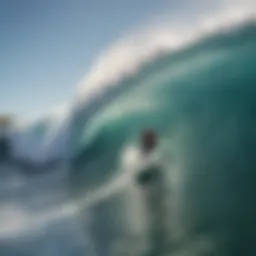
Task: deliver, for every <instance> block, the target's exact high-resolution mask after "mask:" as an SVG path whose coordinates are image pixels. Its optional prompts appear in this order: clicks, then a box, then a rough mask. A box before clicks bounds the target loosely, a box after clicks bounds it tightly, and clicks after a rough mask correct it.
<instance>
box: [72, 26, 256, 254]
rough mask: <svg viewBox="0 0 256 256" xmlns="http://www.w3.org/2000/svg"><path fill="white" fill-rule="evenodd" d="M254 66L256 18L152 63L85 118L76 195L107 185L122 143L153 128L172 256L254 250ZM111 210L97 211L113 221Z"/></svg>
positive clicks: (74, 186) (79, 117) (76, 161)
mask: <svg viewBox="0 0 256 256" xmlns="http://www.w3.org/2000/svg"><path fill="white" fill-rule="evenodd" d="M255 67H256V24H255V22H254V21H252V22H250V23H248V24H246V25H244V26H242V27H239V28H236V29H233V30H230V31H229V32H225V33H219V34H215V35H213V36H210V37H208V38H205V39H204V40H202V41H199V42H197V43H194V44H193V45H190V46H189V47H187V48H186V49H183V50H180V51H177V52H175V53H170V54H164V55H161V57H159V58H158V59H155V60H154V61H151V62H148V63H146V64H144V66H143V67H142V68H141V69H140V71H139V72H138V73H136V74H134V75H133V76H132V75H131V76H129V77H128V78H126V79H124V80H122V81H121V82H119V84H117V85H116V86H115V88H119V89H113V90H110V92H109V93H108V94H107V96H106V95H105V96H102V98H100V101H101V102H103V103H101V106H100V107H99V106H98V105H97V107H91V109H89V110H88V112H87V113H85V114H82V112H80V113H79V115H77V117H76V119H77V123H76V126H77V129H76V143H77V142H79V143H78V144H76V145H75V148H74V152H73V154H74V160H73V163H72V174H71V181H72V184H71V187H72V191H73V192H74V194H75V195H76V196H85V195H86V193H87V192H88V191H91V190H92V189H97V188H99V187H101V186H103V185H104V183H105V182H107V181H108V180H110V179H111V178H112V177H113V176H114V175H115V173H116V172H117V171H118V170H119V169H120V166H119V163H120V158H121V152H123V149H124V148H125V147H127V146H129V145H134V144H135V145H136V143H137V141H138V136H139V134H140V132H141V131H142V130H143V129H145V128H151V129H155V130H156V131H157V133H158V134H159V137H160V145H159V147H160V148H161V150H163V152H165V153H164V154H165V156H166V157H167V158H168V161H167V162H168V163H167V167H166V169H167V170H166V171H167V172H168V175H169V176H170V180H171V182H170V184H169V185H170V187H172V191H173V196H172V200H173V201H174V202H176V205H175V207H174V212H172V214H170V219H171V221H172V222H174V223H176V226H177V227H175V229H174V231H173V232H177V237H178V236H179V239H178V240H179V244H181V245H182V246H181V248H180V249H177V250H176V251H175V252H174V253H175V254H174V255H181V254H182V253H185V252H184V251H183V250H185V251H189V255H191V256H193V255H255V253H256V251H255V246H254V237H255V230H256V218H255V216H256V207H255V204H254V203H253V201H252V198H253V195H254V194H255V193H256V186H255V182H256V173H255V169H256V162H255V152H256V133H255V131H256V86H255V85H256V73H255ZM88 113H92V114H90V115H89V114H88ZM87 114H88V116H89V117H90V118H84V116H85V115H87ZM88 116H86V117H88ZM78 120H80V122H79V121H78ZM81 120H82V121H81ZM110 205H112V206H111V207H112V210H113V209H114V211H115V214H116V215H118V212H120V210H119V208H120V207H119V208H118V206H116V204H115V203H113V202H111V203H110ZM113 205H115V206H113ZM117 205H118V204H117ZM119 206H120V205H119ZM115 207H116V208H115ZM103 208H104V207H103ZM105 208H107V209H110V208H108V207H105ZM105 210H106V209H105ZM103 212H104V210H103ZM108 213H109V211H108ZM99 215H100V214H99ZM110 215H111V214H109V215H106V214H105V215H104V214H103V217H102V216H101V217H98V218H99V219H101V220H102V218H103V219H104V218H109V221H114V220H112V219H111V217H110ZM106 216H108V217H106ZM105 222H106V220H105ZM102 225H103V224H102ZM103 226H104V225H103ZM113 226H114V224H113V225H112V227H111V228H112V229H113ZM104 227H106V232H107V233H108V236H110V237H111V235H113V237H114V233H113V232H112V231H111V232H112V233H111V232H110V229H111V228H110V227H109V226H107V225H105V226H104ZM178 233H179V235H178ZM115 234H117V233H115ZM173 235H174V236H175V235H176V234H173ZM113 239H114V238H113ZM103 240H104V239H103ZM105 241H106V239H105ZM205 242H207V243H205ZM177 243H178V242H177ZM205 244H207V246H206V245H205ZM209 244H210V246H208V245H209ZM204 247H207V248H208V250H210V252H209V251H208V252H207V253H208V254H207V253H206V254H204V253H203V252H202V251H203V250H205V249H206V248H204ZM209 248H210V249H209ZM105 249H106V248H105ZM209 253H210V254H209ZM99 255H101V254H99ZM105 255H107V254H105ZM182 255H185V254H182Z"/></svg>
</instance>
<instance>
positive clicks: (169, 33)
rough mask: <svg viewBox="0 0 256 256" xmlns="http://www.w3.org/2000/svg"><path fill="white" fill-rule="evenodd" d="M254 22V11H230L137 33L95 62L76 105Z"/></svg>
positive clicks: (85, 102)
mask: <svg viewBox="0 0 256 256" xmlns="http://www.w3.org/2000/svg"><path fill="white" fill-rule="evenodd" d="M255 18H256V11H254V9H250V8H241V7H240V8H235V7H233V8H230V9H228V10H226V11H224V12H220V13H217V14H215V15H212V16H208V17H206V18H205V17H200V18H199V20H198V21H197V22H194V23H193V24H194V25H192V26H191V25H187V26H183V27H178V26H177V28H173V27H171V26H168V25H167V26H166V25H164V26H161V24H160V25H157V26H153V28H146V29H140V30H137V32H136V33H135V34H134V35H131V36H129V37H126V38H124V39H122V40H120V41H119V42H117V43H116V44H114V45H113V46H111V47H110V48H109V49H108V50H107V51H106V52H105V53H104V54H103V55H101V57H100V58H99V59H98V60H97V61H96V63H95V65H94V66H93V67H92V69H91V72H89V74H87V75H86V76H85V77H84V78H83V79H82V80H81V82H80V83H79V84H78V95H77V101H78V104H85V105H88V104H89V103H90V102H92V101H93V100H94V98H97V97H100V96H101V95H102V94H104V92H106V91H107V90H108V89H109V88H111V87H113V86H116V85H118V84H119V83H120V82H121V81H122V80H123V79H125V78H126V77H127V76H129V75H133V74H135V73H137V72H139V70H140V68H141V67H142V66H143V64H144V63H146V62H149V61H152V60H154V59H155V58H157V57H158V56H159V55H160V54H163V53H165V52H170V51H177V50H179V49H181V48H182V47H185V46H187V45H188V44H191V43H193V42H196V41H198V40H200V39H202V38H203V37H206V36H209V35H211V34H214V33H219V32H226V31H228V30H230V29H232V28H235V27H237V26H240V25H243V24H244V23H246V22H248V21H249V20H255Z"/></svg>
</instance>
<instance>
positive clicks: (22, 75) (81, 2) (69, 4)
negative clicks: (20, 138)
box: [0, 0, 178, 118]
mask: <svg viewBox="0 0 256 256" xmlns="http://www.w3.org/2000/svg"><path fill="white" fill-rule="evenodd" d="M170 5H171V6H173V7H177V6H178V4H176V3H175V2H173V3H172V2H170V1H168V0H43V1H42V0H22V1H21V0H1V1H0V38H1V41H0V56H1V58H0V86H1V87H0V88H1V90H0V114H1V113H7V114H15V115H17V116H21V117H25V118H34V117H37V116H40V115H41V114H44V113H46V112H47V111H49V110H50V109H51V108H53V107H54V106H56V105H58V104H62V103H63V102H67V101H70V100H71V99H72V98H73V96H74V94H75V91H76V85H77V83H78V82H79V81H80V79H81V78H82V77H83V76H84V75H85V73H86V71H88V70H89V68H90V66H91V65H92V63H93V61H94V59H95V57H97V56H98V55H99V54H100V53H101V52H102V51H103V50H104V49H105V48H107V47H108V46H109V45H110V44H111V43H112V42H114V41H115V40H117V39H118V38H120V37H122V35H123V34H125V33H126V32H129V30H132V29H133V28H135V27H136V26H139V25H140V24H142V23H143V22H146V21H148V20H150V19H152V18H153V17H154V16H155V15H159V13H161V11H162V10H165V9H166V8H167V6H168V7H169V6H170ZM177 8H178V7H177Z"/></svg>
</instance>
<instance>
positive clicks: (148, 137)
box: [141, 129, 157, 152]
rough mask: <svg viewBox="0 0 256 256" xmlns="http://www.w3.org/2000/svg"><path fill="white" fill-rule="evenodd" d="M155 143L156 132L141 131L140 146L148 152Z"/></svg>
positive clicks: (152, 148) (153, 147)
mask: <svg viewBox="0 0 256 256" xmlns="http://www.w3.org/2000/svg"><path fill="white" fill-rule="evenodd" d="M156 145H157V134H156V132H155V131H154V130H150V129H148V130H144V131H142V133H141V147H142V150H143V151H145V152H150V151H152V150H154V149H155V147H156Z"/></svg>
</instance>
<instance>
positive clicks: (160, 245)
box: [135, 130, 167, 256]
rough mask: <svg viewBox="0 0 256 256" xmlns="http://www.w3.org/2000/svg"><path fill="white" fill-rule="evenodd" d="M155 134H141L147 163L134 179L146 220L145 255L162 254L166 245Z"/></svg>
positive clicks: (162, 187) (162, 180)
mask: <svg viewBox="0 0 256 256" xmlns="http://www.w3.org/2000/svg"><path fill="white" fill-rule="evenodd" d="M156 147H157V135H156V133H155V132H154V131H153V130H146V131H143V132H142V134H141V142H140V150H141V153H142V159H144V160H145V161H146V162H147V163H146V165H145V166H144V167H142V169H141V170H139V171H138V173H137V175H136V177H135V180H136V182H137V184H138V185H139V187H140V189H141V190H142V194H143V198H144V200H145V205H146V210H147V215H148V217H149V222H148V225H149V227H148V250H147V253H146V255H147V256H149V255H152V256H153V255H158V256H161V255H163V253H164V251H165V247H166V239H167V234H166V224H167V223H166V222H165V219H166V208H165V202H164V201H165V199H166V198H165V197H166V185H165V175H164V171H163V168H162V166H161V163H160V162H159V161H156V160H155V157H154V153H155V151H156Z"/></svg>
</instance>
